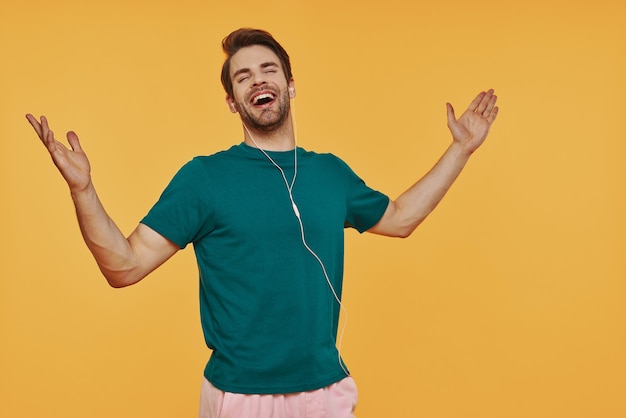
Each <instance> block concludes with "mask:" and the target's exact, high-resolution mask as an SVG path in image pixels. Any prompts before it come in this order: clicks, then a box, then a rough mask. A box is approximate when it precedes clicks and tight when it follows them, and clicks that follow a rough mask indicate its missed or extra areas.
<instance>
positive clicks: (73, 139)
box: [67, 131, 83, 151]
mask: <svg viewBox="0 0 626 418" xmlns="http://www.w3.org/2000/svg"><path fill="white" fill-rule="evenodd" d="M67 142H69V143H70V146H71V147H72V151H82V150H83V149H82V148H81V146H80V141H79V140H78V135H76V132H74V131H69V132H68V133H67Z"/></svg>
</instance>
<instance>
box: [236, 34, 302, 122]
mask: <svg viewBox="0 0 626 418" xmlns="http://www.w3.org/2000/svg"><path fill="white" fill-rule="evenodd" d="M230 78H231V81H232V84H233V96H234V97H227V98H226V101H227V103H228V104H229V106H230V108H231V110H232V111H233V112H239V114H240V115H241V120H242V121H243V123H244V124H245V125H246V126H247V127H248V128H250V129H253V130H258V131H263V132H271V131H273V130H275V129H277V128H279V127H280V126H282V124H283V123H284V122H285V120H287V118H288V116H289V97H290V94H292V93H291V92H290V89H293V80H290V81H289V82H287V79H286V78H285V73H284V71H283V68H282V66H281V63H280V60H279V59H278V56H276V54H274V52H272V50H271V49H269V48H267V47H265V46H262V45H252V46H248V47H245V48H241V49H240V50H239V51H237V53H235V54H234V55H233V56H232V57H231V59H230ZM291 91H293V90H291Z"/></svg>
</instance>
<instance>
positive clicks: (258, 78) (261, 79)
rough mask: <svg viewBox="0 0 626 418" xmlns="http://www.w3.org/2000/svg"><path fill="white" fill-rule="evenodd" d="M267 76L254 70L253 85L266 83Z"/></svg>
mask: <svg viewBox="0 0 626 418" xmlns="http://www.w3.org/2000/svg"><path fill="white" fill-rule="evenodd" d="M266 83H267V81H265V76H264V74H263V73H257V72H254V73H253V74H252V87H258V86H262V85H264V84H266Z"/></svg>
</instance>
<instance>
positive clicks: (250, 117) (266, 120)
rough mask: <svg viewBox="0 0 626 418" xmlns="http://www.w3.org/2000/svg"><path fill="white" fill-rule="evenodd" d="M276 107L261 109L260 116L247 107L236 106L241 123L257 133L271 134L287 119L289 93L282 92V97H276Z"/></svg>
mask: <svg viewBox="0 0 626 418" xmlns="http://www.w3.org/2000/svg"><path fill="white" fill-rule="evenodd" d="M275 105H277V106H278V109H276V108H275V107H276V106H272V107H268V108H265V109H261V114H260V115H255V114H254V112H253V109H251V108H250V107H249V106H247V105H242V104H237V109H238V110H239V115H240V116H241V121H242V122H243V123H244V124H245V125H246V126H247V127H248V129H252V130H254V131H257V132H265V133H267V132H273V131H276V130H278V129H279V128H281V127H282V126H283V124H284V123H285V121H286V120H287V118H288V117H289V93H288V92H284V93H283V94H282V96H278V95H277V103H276V104H275Z"/></svg>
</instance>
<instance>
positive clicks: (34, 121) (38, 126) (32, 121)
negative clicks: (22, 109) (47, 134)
mask: <svg viewBox="0 0 626 418" xmlns="http://www.w3.org/2000/svg"><path fill="white" fill-rule="evenodd" d="M26 119H28V123H30V126H32V127H33V129H34V130H35V132H36V133H37V136H38V137H39V139H43V137H42V136H41V124H40V123H39V121H38V120H37V118H35V117H34V116H33V115H31V114H30V113H28V114H27V115H26Z"/></svg>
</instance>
